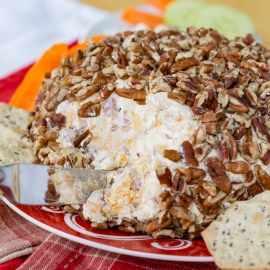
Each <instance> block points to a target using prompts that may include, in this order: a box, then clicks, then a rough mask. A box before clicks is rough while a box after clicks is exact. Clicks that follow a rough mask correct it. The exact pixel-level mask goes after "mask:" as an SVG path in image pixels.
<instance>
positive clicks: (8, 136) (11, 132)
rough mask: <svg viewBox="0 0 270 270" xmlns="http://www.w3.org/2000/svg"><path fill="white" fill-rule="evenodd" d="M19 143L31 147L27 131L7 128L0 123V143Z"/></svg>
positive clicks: (11, 127)
mask: <svg viewBox="0 0 270 270" xmlns="http://www.w3.org/2000/svg"><path fill="white" fill-rule="evenodd" d="M12 141H13V142H14V141H17V142H21V143H23V144H25V145H27V146H29V147H31V146H32V145H33V143H32V140H31V138H30V134H29V131H28V130H27V129H20V128H17V127H14V126H7V125H5V124H1V123H0V142H5V143H9V142H12Z"/></svg>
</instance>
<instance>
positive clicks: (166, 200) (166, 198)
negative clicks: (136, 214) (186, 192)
mask: <svg viewBox="0 0 270 270" xmlns="http://www.w3.org/2000/svg"><path fill="white" fill-rule="evenodd" d="M156 199H157V202H158V205H159V209H160V210H167V209H169V207H170V206H171V204H172V203H173V201H174V197H173V195H172V194H171V193H170V192H169V191H168V190H165V191H163V192H162V193H161V194H159V196H158V197H157V198H156Z"/></svg>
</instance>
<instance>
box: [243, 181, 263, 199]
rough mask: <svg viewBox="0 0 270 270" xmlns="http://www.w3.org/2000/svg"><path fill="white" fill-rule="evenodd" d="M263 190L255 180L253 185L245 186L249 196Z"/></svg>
mask: <svg viewBox="0 0 270 270" xmlns="http://www.w3.org/2000/svg"><path fill="white" fill-rule="evenodd" d="M262 192H263V188H262V187H261V186H260V184H259V183H258V182H257V181H256V182H255V183H254V184H253V185H250V186H248V187H247V193H248V195H249V196H250V197H254V196H256V195H258V194H260V193H262Z"/></svg>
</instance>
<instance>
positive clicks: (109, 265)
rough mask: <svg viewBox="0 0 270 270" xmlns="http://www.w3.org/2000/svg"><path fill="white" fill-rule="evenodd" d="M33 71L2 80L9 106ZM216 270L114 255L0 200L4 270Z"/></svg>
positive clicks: (0, 94)
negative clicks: (50, 227) (59, 232)
mask: <svg viewBox="0 0 270 270" xmlns="http://www.w3.org/2000/svg"><path fill="white" fill-rule="evenodd" d="M28 69H29V67H26V68H24V69H22V70H19V71H18V72H16V73H14V74H12V75H10V76H8V77H6V78H4V79H2V80H0V101H4V102H8V100H9V99H10V97H11V95H12V94H13V93H14V91H15V89H16V88H17V86H18V85H19V83H20V82H21V80H22V79H23V76H24V74H25V73H26V72H27V70H28ZM13 269H18V270H31V269H32V270H36V269H48V270H58V269H59V270H60V269H61V270H62V269H68V270H70V269H72V270H75V269H76V270H79V269H82V270H85V269H101V270H102V269H105V270H109V269H110V270H123V269H128V270H135V269H144V270H148V269H149V270H150V269H151V270H152V269H157V270H158V269H160V270H164V269H166V270H170V269H172V270H173V269H181V270H196V269H200V270H204V269H205V270H214V269H217V267H216V266H215V264H214V263H200V262H192V263H191V262H170V261H157V260H152V259H145V258H138V257H132V256H127V255H121V254H117V253H112V252H108V251H104V250H100V249H96V248H92V247H89V246H85V245H82V244H78V243H76V242H73V241H70V240H67V239H64V238H61V237H59V236H57V235H54V234H52V233H49V232H47V231H45V230H43V229H41V228H39V227H37V226H36V225H34V224H32V223H30V222H29V221H27V220H26V219H24V218H23V217H21V216H19V215H18V214H17V213H15V212H14V211H13V210H11V209H10V208H9V207H8V206H7V205H5V204H4V202H2V201H1V200H0V270H13Z"/></svg>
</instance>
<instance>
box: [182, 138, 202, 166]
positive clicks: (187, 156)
mask: <svg viewBox="0 0 270 270" xmlns="http://www.w3.org/2000/svg"><path fill="white" fill-rule="evenodd" d="M180 155H181V158H182V162H183V163H184V164H185V165H188V166H194V167H197V166H198V161H197V160H196V158H195V155H194V150H193V147H192V145H191V143H190V142H188V141H184V142H183V143H182V144H181V146H180Z"/></svg>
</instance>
